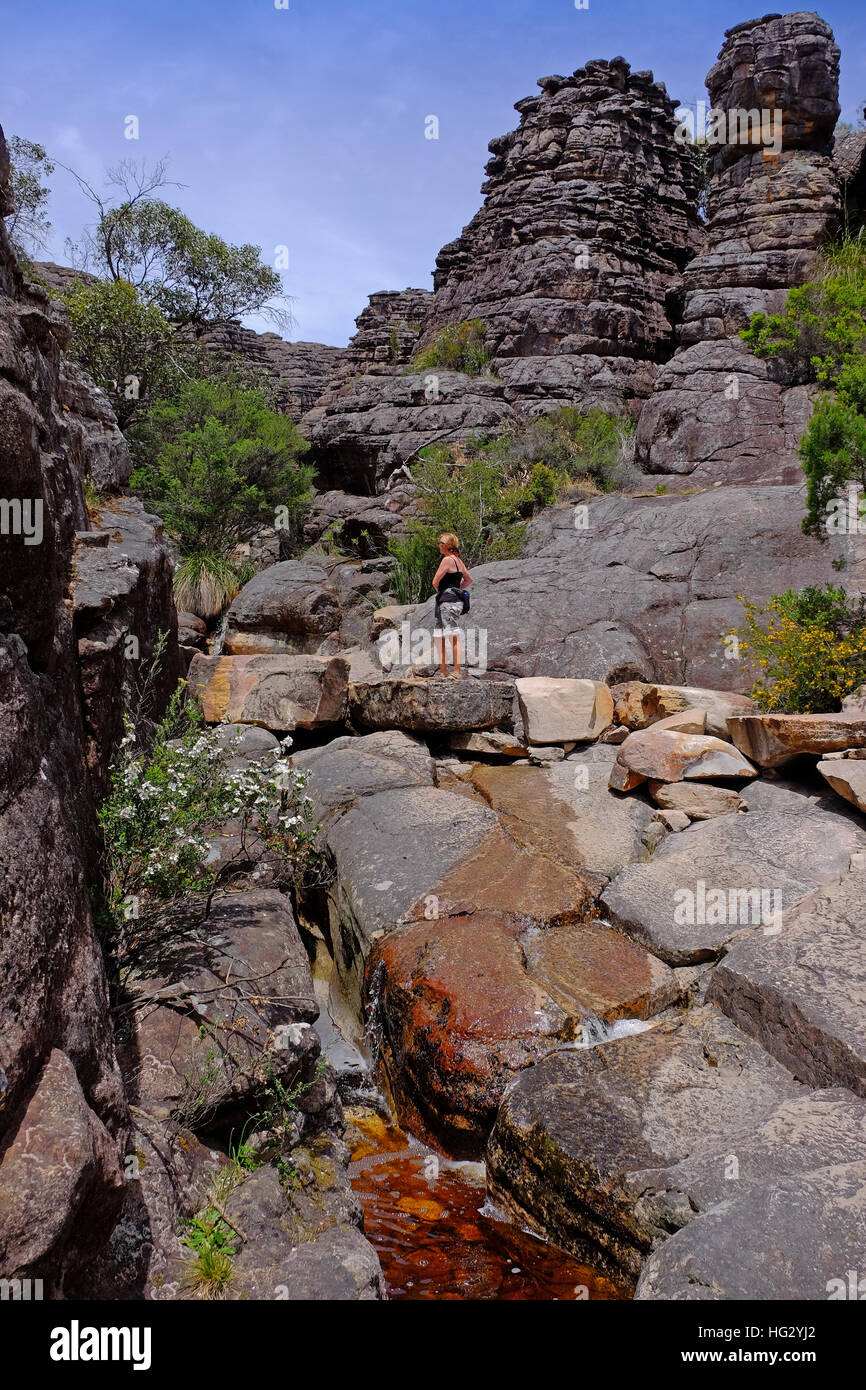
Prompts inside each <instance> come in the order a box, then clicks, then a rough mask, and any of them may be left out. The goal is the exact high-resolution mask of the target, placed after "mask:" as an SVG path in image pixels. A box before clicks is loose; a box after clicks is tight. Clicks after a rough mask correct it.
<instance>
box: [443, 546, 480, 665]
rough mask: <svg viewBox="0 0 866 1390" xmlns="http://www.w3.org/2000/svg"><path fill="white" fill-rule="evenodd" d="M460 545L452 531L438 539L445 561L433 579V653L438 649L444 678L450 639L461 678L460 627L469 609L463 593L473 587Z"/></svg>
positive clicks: (467, 600)
mask: <svg viewBox="0 0 866 1390" xmlns="http://www.w3.org/2000/svg"><path fill="white" fill-rule="evenodd" d="M459 552H460V542H459V540H458V539H457V537H456V536H455V535H454V533H453V532H452V531H446V532H445V533H444V535H441V536H440V537H439V554H440V555H441V556H442V559H441V561H440V563H439V568H438V569H437V571H436V573H435V574H434V576H433V589H434V592H435V594H436V626H435V628H434V629H433V639H434V640H433V651H434V653H435V652H436V648H437V646H438V647H439V653H438V659H439V666H440V670H441V673H442V675H443V676H444V675H447V671H446V660H445V644H446V639H447V638H449V637H450V638H451V654H452V658H453V663H454V674H455V676H459V675H460V648H459V642H460V624H461V622H462V620H463V614H464V613H465V612H466V609H467V608H468V607H469V595H468V594H467V595H466V598H465V599H464V598H463V592H464V590H465V589H466V588H467V587H468V586H469V585H470V584H471V583H472V577H471V575H470V573H469V571H468V569H467V568H466V566H465V565H464V563H463V561H462V560H461V559H460V553H459Z"/></svg>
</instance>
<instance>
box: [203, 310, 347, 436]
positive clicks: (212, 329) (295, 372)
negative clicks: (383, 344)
mask: <svg viewBox="0 0 866 1390" xmlns="http://www.w3.org/2000/svg"><path fill="white" fill-rule="evenodd" d="M196 341H197V342H199V343H203V344H204V345H205V346H206V347H208V348H209V349H210V350H211V351H212V352H214V353H217V354H219V356H221V357H222V358H224V359H225V360H227V361H228V362H230V363H231V362H232V361H233V360H234V361H237V360H238V359H239V360H240V361H241V362H243V363H244V365H248V366H250V367H252V368H253V369H254V370H256V371H259V372H262V373H263V374H264V375H265V376H266V377H268V378H269V379H270V381H271V382H272V384H273V388H274V391H275V394H276V398H277V402H278V404H279V407H280V409H281V410H283V411H284V412H285V414H286V415H289V416H290V417H291V418H292V419H293V420H294V421H295V423H296V424H297V422H298V421H299V420H300V419H301V416H302V415H305V414H306V412H307V411H308V410H310V409H311V408H312V406H313V404H314V403H315V401H316V399H317V398H318V397H319V396H321V394H322V392H323V391H325V390H326V388H327V387H328V386H329V384H330V382H331V380H332V378H333V376H334V374H335V372H336V371H337V369H338V367H339V366H340V365H341V363H342V359H343V354H344V349H343V348H338V347H327V346H326V345H325V344H324V343H288V342H286V340H285V339H284V338H281V337H280V336H279V334H278V333H256V332H255V331H254V330H253V329H252V328H245V327H244V326H243V324H241V323H238V322H237V320H236V319H228V320H224V321H222V322H220V323H216V324H212V325H211V326H209V327H208V328H206V329H205V330H204V332H203V333H201V335H200V336H199V337H198V338H197V340H196Z"/></svg>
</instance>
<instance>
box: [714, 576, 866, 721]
mask: <svg viewBox="0 0 866 1390" xmlns="http://www.w3.org/2000/svg"><path fill="white" fill-rule="evenodd" d="M738 598H739V601H740V602H741V603H742V604H743V607H744V608H745V613H746V630H745V632H741V633H738V634H737V636H738V639H739V651H740V654H741V655H744V656H745V657H746V660H747V661H748V662H749V663H750V665H751V666H752V668H753V670H754V672H755V683H754V685H753V686H752V689H751V691H750V694H751V696H752V699H753V700H754V701H755V702H756V704H757V706H758V708H759V709H760V710H763V711H765V712H770V711H775V712H778V713H783V714H821V713H833V712H835V711H836V710H838V709H839V708H840V706H841V703H842V700H843V699H844V698H845V696H846V695H850V694H851V693H852V692H853V691H854V690H856V689H857V688H858V687H859V686H861V685H862V684H863V683H864V682H866V615H864V600H863V598H862V596H861V598H860V599H859V601H857V600H851V599H849V597H848V595H847V594H846V593H845V590H844V589H834V588H833V587H832V586H831V585H827V587H826V588H825V589H818V588H815V587H810V588H807V589H803V590H801V591H800V592H799V593H798V592H797V591H795V590H790V589H789V590H787V592H786V593H784V594H776V595H775V596H774V597H773V598H771V599H770V600H769V601H768V602H767V603H766V604H764V605H760V604H756V603H750V602H749V601H748V599H746V598H744V597H743V596H742V595H738Z"/></svg>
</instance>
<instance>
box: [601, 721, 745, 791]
mask: <svg viewBox="0 0 866 1390" xmlns="http://www.w3.org/2000/svg"><path fill="white" fill-rule="evenodd" d="M681 717H682V716H671V718H681ZM665 723H666V721H664V720H662V721H661V723H659V724H654V725H652V726H651V727H650V728H649V729H643V730H641V731H640V732H639V733H635V734H629V736H628V738H627V739H626V740H625V742H624V743H621V744H620V746H619V748H618V750H617V755H616V763H615V764H614V767H613V768H612V769H611V781H610V785H611V786H612V787H617V788H619V789H620V790H627V789H628V788H630V787H633V786H635V785H636V782H637V781H639V780H645V779H646V778H652V779H653V780H654V781H657V782H682V781H683V780H686V781H693V782H694V781H706V780H708V779H711V778H713V777H730V778H738V779H742V778H747V777H756V776H757V775H758V774H757V771H756V769H755V768H754V767H752V764H751V763H750V762H749V761H748V759H747V758H744V757H743V756H742V754H741V753H738V752H737V750H736V748H734V747H732V746H731V744H730V743H725V742H724V741H723V740H722V739H720V738H711V737H709V736H708V735H706V734H687V733H682V732H680V731H679V730H678V729H672V728H665V727H663V725H664V724H665Z"/></svg>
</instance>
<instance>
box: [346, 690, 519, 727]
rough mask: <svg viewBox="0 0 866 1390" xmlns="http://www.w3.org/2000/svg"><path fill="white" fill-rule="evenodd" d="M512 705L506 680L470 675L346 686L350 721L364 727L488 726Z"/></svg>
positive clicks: (501, 718) (503, 717)
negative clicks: (481, 678)
mask: <svg viewBox="0 0 866 1390" xmlns="http://www.w3.org/2000/svg"><path fill="white" fill-rule="evenodd" d="M513 704H514V686H513V684H512V683H511V682H510V681H481V680H474V679H472V678H471V677H470V678H468V679H465V680H455V679H454V678H446V679H444V680H442V679H431V680H382V681H356V682H353V683H352V684H351V685H350V686H349V711H350V714H351V717H352V720H353V721H354V723H355V724H357V725H358V726H359V727H361V728H365V729H408V730H411V731H414V732H416V733H422V732H423V733H437V732H442V733H447V732H449V731H461V730H465V729H492V728H495V727H496V726H497V725H498V724H502V723H504V722H505V721H508V720H510V718H511V712H512V707H513Z"/></svg>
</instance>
